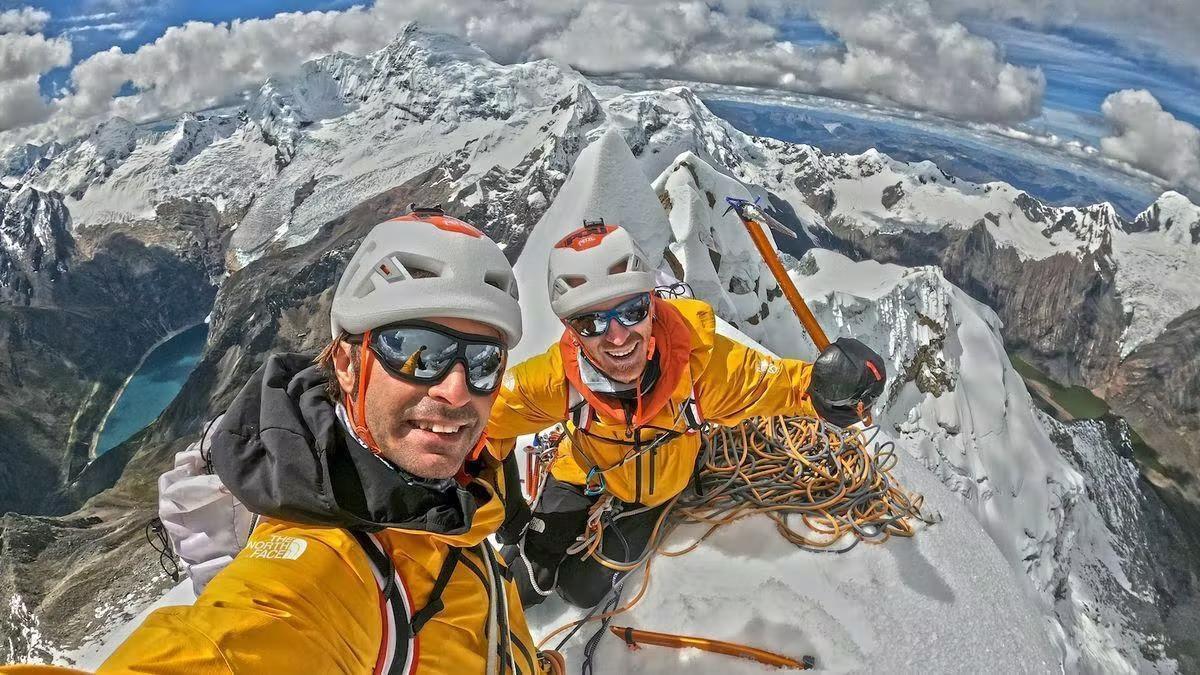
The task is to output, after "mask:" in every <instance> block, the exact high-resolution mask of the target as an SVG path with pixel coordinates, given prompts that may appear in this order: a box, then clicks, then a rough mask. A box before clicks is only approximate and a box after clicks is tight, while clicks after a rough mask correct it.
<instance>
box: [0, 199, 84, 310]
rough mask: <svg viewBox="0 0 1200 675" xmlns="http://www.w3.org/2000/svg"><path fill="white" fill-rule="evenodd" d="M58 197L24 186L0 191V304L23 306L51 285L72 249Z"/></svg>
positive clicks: (68, 222) (67, 220)
mask: <svg viewBox="0 0 1200 675" xmlns="http://www.w3.org/2000/svg"><path fill="white" fill-rule="evenodd" d="M74 244H75V242H74V240H73V239H72V238H71V215H70V213H68V211H67V207H66V206H65V205H64V204H63V200H62V196H61V195H59V194H57V193H54V192H49V193H47V192H42V191H40V190H36V189H34V188H32V187H30V186H28V185H25V186H20V187H13V188H6V187H4V186H0V300H4V301H7V302H15V303H18V304H24V305H28V304H30V303H31V302H33V301H34V299H35V297H34V296H35V295H40V294H41V293H40V291H42V290H44V289H43V286H44V284H43V283H40V280H41V279H45V280H48V281H54V280H56V279H58V278H59V276H61V275H62V274H63V273H64V272H66V271H67V267H68V265H69V263H70V257H71V253H72V251H73V250H74Z"/></svg>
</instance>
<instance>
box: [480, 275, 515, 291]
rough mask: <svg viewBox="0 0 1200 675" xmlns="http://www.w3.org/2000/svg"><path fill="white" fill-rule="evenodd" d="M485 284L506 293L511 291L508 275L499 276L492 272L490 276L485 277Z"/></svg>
mask: <svg viewBox="0 0 1200 675" xmlns="http://www.w3.org/2000/svg"><path fill="white" fill-rule="evenodd" d="M483 283H485V284H487V285H488V286H493V287H495V288H498V289H500V290H502V291H504V292H505V293H508V292H509V290H508V287H509V277H508V275H506V274H497V273H495V272H490V273H488V274H485V275H483Z"/></svg>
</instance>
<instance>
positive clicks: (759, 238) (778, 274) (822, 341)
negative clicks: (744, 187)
mask: <svg viewBox="0 0 1200 675" xmlns="http://www.w3.org/2000/svg"><path fill="white" fill-rule="evenodd" d="M757 201H758V200H755V201H753V202H752V201H750V200H748V199H738V198H737V197H726V198H725V203H726V204H729V208H727V209H725V213H729V212H730V211H731V210H732V211H734V212H735V213H737V215H738V218H739V219H740V220H741V221H742V225H745V226H746V231H747V232H749V233H750V238H751V239H752V240H754V246H755V248H757V249H758V253H759V255H761V256H762V258H763V262H765V263H766V264H767V269H769V270H771V276H773V277H775V281H776V282H777V283H778V284H779V288H780V289H782V290H783V296H784V297H785V298H787V301H788V303H789V304H791V306H792V309H793V310H794V311H795V312H796V316H797V317H798V318H799V319H800V323H801V324H803V325H804V330H806V331H808V336H809V337H810V338H812V341H813V344H815V345H816V346H817V351H818V352H820V351H824V350H825V348H826V347H828V346H829V338H828V337H827V336H826V335H825V331H824V329H822V328H821V324H819V323H817V317H815V316H813V313H812V310H810V309H809V308H808V304H807V303H806V302H804V298H803V297H802V296H801V295H800V291H799V290H797V289H796V284H793V283H792V279H791V277H789V276H788V274H787V270H785V269H783V264H782V263H780V262H779V256H778V255H777V254H776V253H775V249H774V248H773V247H772V246H771V242H770V241H768V240H767V235H766V233H765V232H763V231H762V228H760V227H759V226H758V225H760V224H761V225H765V226H766V227H769V228H771V229H772V230H775V231H776V232H779V233H780V234H784V235H787V236H789V237H791V238H792V239H795V238H796V233H795V232H793V231H791V230H790V229H788V228H787V227H784V226H783V225H782V224H781V223H780V222H779V221H778V220H775V219H774V218H772V217H771V216H769V215H767V213H765V212H764V211H763V210H762V209H760V208H759V207H758V203H757Z"/></svg>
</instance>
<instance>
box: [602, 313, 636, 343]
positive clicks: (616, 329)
mask: <svg viewBox="0 0 1200 675" xmlns="http://www.w3.org/2000/svg"><path fill="white" fill-rule="evenodd" d="M632 334H633V331H631V330H629V329H628V328H626V327H625V326H623V325H621V322H620V321H617V320H616V319H613V320H612V321H610V322H609V323H608V333H606V334H605V335H604V339H605V340H606V341H608V342H610V343H612V345H613V346H614V347H620V346H621V345H623V344H625V343H626V342H629V336H630V335H632Z"/></svg>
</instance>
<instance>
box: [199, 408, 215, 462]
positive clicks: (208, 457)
mask: <svg viewBox="0 0 1200 675" xmlns="http://www.w3.org/2000/svg"><path fill="white" fill-rule="evenodd" d="M217 419H218V417H214V418H212V419H211V420H209V421H208V424H205V425H204V431H202V432H200V459H202V460H203V461H204V473H206V474H208V475H210V476H211V475H212V474H213V473H214V471H213V463H212V451H211V450H210V449H207V448H205V446H204V441H206V440H208V432H209V430H210V429H212V425H213V422H216V421H217Z"/></svg>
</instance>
